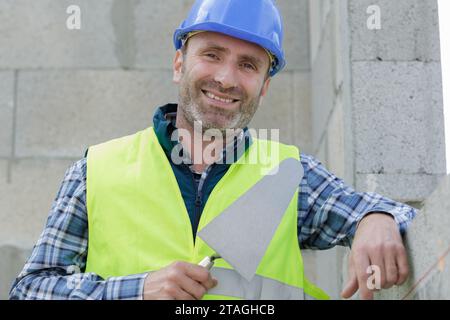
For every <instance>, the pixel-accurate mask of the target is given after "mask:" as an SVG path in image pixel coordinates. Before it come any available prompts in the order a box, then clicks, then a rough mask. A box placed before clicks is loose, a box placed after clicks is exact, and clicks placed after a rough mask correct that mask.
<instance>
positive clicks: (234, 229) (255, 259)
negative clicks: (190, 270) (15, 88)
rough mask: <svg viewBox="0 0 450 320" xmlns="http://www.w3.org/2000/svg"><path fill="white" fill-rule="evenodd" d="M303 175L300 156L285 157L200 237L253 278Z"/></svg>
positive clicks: (245, 274)
mask: <svg viewBox="0 0 450 320" xmlns="http://www.w3.org/2000/svg"><path fill="white" fill-rule="evenodd" d="M274 173H275V174H274ZM302 177H303V167H302V165H301V163H300V162H299V161H298V160H296V159H293V158H288V159H286V160H284V161H282V162H281V163H280V165H279V166H278V167H275V168H274V169H272V171H270V172H269V173H268V174H267V175H265V176H264V177H263V178H262V179H261V180H260V181H258V182H257V183H256V184H255V185H254V186H253V187H252V188H251V189H250V190H248V191H247V192H246V193H245V194H243V195H242V196H241V197H240V198H238V199H237V200H236V201H235V202H234V203H232V204H231V205H230V206H229V207H228V208H226V209H225V210H224V211H223V212H222V213H221V214H220V215H219V216H217V217H216V218H215V219H213V220H212V221H211V222H210V223H209V224H208V225H206V226H205V227H204V228H203V229H202V230H200V231H199V233H198V235H199V237H200V238H202V239H203V240H204V241H205V242H206V243H207V244H208V245H209V246H210V247H211V248H212V249H214V250H215V251H216V252H217V253H218V254H220V255H221V257H222V258H223V259H225V260H226V261H227V262H228V263H229V264H230V265H231V266H233V268H234V269H235V270H236V271H237V272H238V273H239V274H240V275H241V276H243V277H244V278H245V279H246V280H247V281H251V279H252V278H253V276H254V274H255V272H256V269H257V268H258V265H259V263H260V262H261V259H262V258H263V256H264V254H265V252H266V250H267V247H268V246H269V244H270V241H271V240H272V237H273V235H274V234H275V231H276V230H277V228H278V225H279V224H280V222H281V219H282V218H283V215H284V212H285V211H286V209H287V207H288V206H289V203H290V201H291V200H292V197H293V195H294V193H295V190H296V188H297V187H298V186H299V184H300V181H301V179H302Z"/></svg>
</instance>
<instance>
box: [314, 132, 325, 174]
mask: <svg viewBox="0 0 450 320" xmlns="http://www.w3.org/2000/svg"><path fill="white" fill-rule="evenodd" d="M313 155H314V156H315V158H316V159H317V160H319V161H320V162H321V163H322V164H323V165H324V166H325V167H326V168H328V165H329V161H328V136H326V135H325V136H324V137H323V139H322V141H321V142H320V145H319V147H318V148H317V151H316V152H314V153H313Z"/></svg>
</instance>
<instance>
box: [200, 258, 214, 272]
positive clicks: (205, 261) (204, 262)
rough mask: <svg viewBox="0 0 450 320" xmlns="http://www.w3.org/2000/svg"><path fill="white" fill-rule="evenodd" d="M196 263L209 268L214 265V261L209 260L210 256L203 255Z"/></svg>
mask: <svg viewBox="0 0 450 320" xmlns="http://www.w3.org/2000/svg"><path fill="white" fill-rule="evenodd" d="M198 265H199V266H202V267H205V268H206V269H208V270H211V268H212V266H213V265H214V261H213V260H211V257H205V258H204V259H203V260H202V261H200V263H199V264H198Z"/></svg>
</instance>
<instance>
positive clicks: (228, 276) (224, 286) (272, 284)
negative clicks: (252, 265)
mask: <svg viewBox="0 0 450 320" xmlns="http://www.w3.org/2000/svg"><path fill="white" fill-rule="evenodd" d="M211 273H212V275H213V277H215V278H217V280H218V282H219V283H218V284H217V286H216V287H214V288H212V289H211V290H208V294H213V295H214V294H215V295H222V296H231V297H236V298H241V299H246V300H311V299H314V298H313V297H311V296H309V295H307V294H305V293H304V291H303V289H302V288H297V287H294V286H290V285H288V284H285V283H282V282H280V281H277V280H273V279H270V278H265V277H262V276H259V275H255V276H254V277H253V279H252V280H251V281H250V282H248V281H247V280H245V278H244V277H242V276H241V275H239V273H237V272H236V271H234V270H231V269H225V268H216V267H214V268H212V269H211Z"/></svg>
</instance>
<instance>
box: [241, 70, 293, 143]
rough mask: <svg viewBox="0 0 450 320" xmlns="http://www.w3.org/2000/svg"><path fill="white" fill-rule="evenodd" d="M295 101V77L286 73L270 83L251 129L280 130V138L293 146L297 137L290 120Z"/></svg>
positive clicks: (251, 123)
mask: <svg viewBox="0 0 450 320" xmlns="http://www.w3.org/2000/svg"><path fill="white" fill-rule="evenodd" d="M292 99H293V75H292V73H291V72H284V73H280V74H279V75H277V76H276V77H275V78H273V79H272V82H271V83H270V87H269V91H268V93H267V96H266V97H264V98H263V104H262V105H261V106H260V107H259V108H258V110H257V112H256V114H255V116H254V118H253V120H252V121H251V122H250V124H249V127H250V128H255V129H268V137H267V138H273V137H271V136H270V129H278V130H279V138H280V141H281V142H283V143H288V144H293V143H294V141H295V137H294V135H293V134H292V131H291V130H289V129H290V118H291V117H292V112H293V108H294V106H293V105H292Z"/></svg>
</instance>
